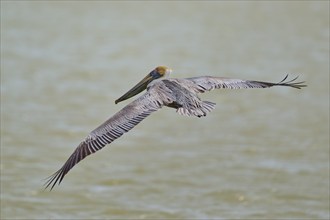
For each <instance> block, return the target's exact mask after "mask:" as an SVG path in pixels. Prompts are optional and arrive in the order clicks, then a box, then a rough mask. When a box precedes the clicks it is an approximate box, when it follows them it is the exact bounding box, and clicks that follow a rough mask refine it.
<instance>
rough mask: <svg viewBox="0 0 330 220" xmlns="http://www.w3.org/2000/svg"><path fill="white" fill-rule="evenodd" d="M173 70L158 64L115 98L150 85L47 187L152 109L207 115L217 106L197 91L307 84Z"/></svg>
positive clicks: (85, 142) (94, 133)
mask: <svg viewBox="0 0 330 220" xmlns="http://www.w3.org/2000/svg"><path fill="white" fill-rule="evenodd" d="M169 73H171V70H170V69H169V68H167V67H163V66H160V67H157V68H156V69H154V70H153V71H152V72H150V73H149V74H148V75H147V77H146V78H144V79H143V80H142V81H141V82H140V83H138V84H137V85H136V86H134V87H133V88H132V89H131V90H130V91H129V92H127V93H126V94H125V95H123V96H122V97H121V98H119V99H118V100H116V103H118V102H120V101H123V100H125V99H128V98H130V97H132V96H134V95H136V94H137V93H139V92H141V91H143V90H144V89H145V88H147V92H146V93H144V94H143V95H142V96H140V97H139V98H137V99H136V100H134V101H133V102H131V103H130V104H128V105H127V106H125V107H124V108H123V109H121V110H120V111H119V112H117V113H116V114H115V115H114V116H112V117H111V118H110V119H108V120H107V121H106V122H104V123H103V124H102V125H100V126H99V127H97V128H96V129H95V130H93V131H92V132H91V133H90V134H89V135H88V136H87V137H86V138H85V140H83V141H82V142H81V143H80V144H79V146H78V147H77V148H76V149H75V150H74V152H73V153H72V154H71V156H70V157H69V159H68V160H67V161H66V162H65V164H64V165H63V166H62V167H61V168H60V169H59V170H58V171H57V172H55V173H54V174H53V175H51V176H50V177H48V180H47V182H46V183H45V187H46V188H48V187H51V188H50V189H53V187H54V186H55V185H56V183H58V184H60V183H61V182H62V180H63V178H64V176H65V175H66V174H67V173H68V172H69V171H70V170H71V169H72V168H73V167H74V166H75V165H76V164H77V163H79V162H80V161H81V160H83V159H84V158H85V157H87V156H88V155H90V154H92V153H95V152H96V151H98V150H100V149H102V148H103V147H104V146H106V145H107V144H110V143H111V142H113V141H114V140H116V139H117V138H119V137H120V136H122V135H123V134H124V133H126V132H128V131H129V130H131V129H132V128H133V127H134V126H136V125H137V124H138V123H140V122H141V121H142V120H143V119H145V118H146V117H147V116H149V115H150V114H151V113H152V112H154V111H157V110H158V109H160V108H161V107H163V106H167V107H171V108H175V109H176V111H177V112H178V113H179V114H181V115H186V116H197V117H201V116H206V114H207V113H209V112H211V111H212V110H213V109H214V108H215V103H213V102H209V101H202V100H201V99H200V98H199V97H198V95H197V94H198V93H203V92H205V91H211V90H213V89H241V88H268V87H272V86H287V87H292V88H296V89H300V88H302V87H305V86H306V85H303V83H304V82H295V80H296V79H297V78H298V77H296V78H294V79H292V80H290V81H285V80H287V78H288V75H286V76H285V78H284V79H283V80H282V81H280V82H278V83H270V82H261V81H250V80H240V79H231V78H224V77H212V76H201V77H192V78H185V79H174V78H165V79H160V78H161V77H164V76H165V75H169Z"/></svg>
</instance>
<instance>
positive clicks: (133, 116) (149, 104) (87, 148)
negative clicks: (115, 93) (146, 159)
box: [45, 92, 164, 190]
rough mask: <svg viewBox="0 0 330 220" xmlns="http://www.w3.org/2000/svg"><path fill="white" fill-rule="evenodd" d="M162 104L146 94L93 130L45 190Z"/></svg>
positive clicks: (152, 95)
mask: <svg viewBox="0 0 330 220" xmlns="http://www.w3.org/2000/svg"><path fill="white" fill-rule="evenodd" d="M163 105H164V103H163V102H162V101H161V100H159V97H158V96H157V93H152V94H151V93H150V92H146V93H145V94H144V95H142V96H141V97H140V98H138V99H136V100H135V101H133V102H131V103H130V104H128V105H127V106H126V107H124V108H123V109H122V110H120V111H119V112H118V113H116V114H115V115H114V116H113V117H111V118H110V119H108V120H107V121H106V122H104V123H103V124H101V125H100V126H99V127H97V128H96V129H95V130H93V131H92V132H91V133H90V134H89V135H88V136H87V137H86V139H85V140H84V141H82V142H81V143H80V144H79V146H78V147H77V148H76V149H75V150H74V152H73V153H72V154H71V156H70V157H69V159H68V160H67V161H66V162H65V164H64V165H63V166H62V167H61V169H59V170H58V171H57V172H55V173H54V174H53V175H51V176H50V177H48V178H47V182H46V183H45V188H48V187H51V188H50V190H52V189H53V187H54V186H55V185H56V183H58V184H60V183H61V182H62V180H63V178H64V176H65V175H66V174H67V173H68V172H69V171H70V170H71V169H72V168H73V167H74V166H75V165H76V164H77V163H79V162H80V161H81V160H83V159H84V158H85V157H87V156H88V155H90V154H93V153H95V152H96V151H98V150H101V149H102V148H103V147H104V146H105V145H107V144H110V143H111V142H113V141H114V140H116V139H117V138H119V137H120V136H122V135H123V134H124V133H126V132H128V131H129V130H131V129H132V128H133V127H134V126H136V125H137V124H139V123H140V122H141V121H142V120H143V119H145V118H146V117H147V116H149V115H150V114H151V113H152V112H154V111H157V110H158V109H160V108H161V107H162V106H163Z"/></svg>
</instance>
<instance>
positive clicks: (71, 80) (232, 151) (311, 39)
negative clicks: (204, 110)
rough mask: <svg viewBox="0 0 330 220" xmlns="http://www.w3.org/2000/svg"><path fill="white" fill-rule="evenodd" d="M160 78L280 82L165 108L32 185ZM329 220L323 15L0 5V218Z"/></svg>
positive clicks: (139, 5)
mask: <svg viewBox="0 0 330 220" xmlns="http://www.w3.org/2000/svg"><path fill="white" fill-rule="evenodd" d="M158 65H167V66H169V67H171V68H172V69H173V70H174V72H173V75H172V76H173V77H192V76H198V75H215V76H228V77H236V78H243V79H252V80H267V81H275V82H277V81H279V80H281V78H282V77H284V75H285V74H287V73H290V74H292V76H296V75H299V76H300V78H301V79H302V80H306V81H307V84H308V87H307V88H304V89H303V90H294V89H289V88H271V89H264V90H262V89H259V90H240V91H237V90H236V91H224V90H222V91H220V90H217V91H212V92H211V93H208V94H203V95H202V98H203V99H206V100H210V101H214V102H216V103H217V108H216V109H215V110H214V111H213V112H212V113H210V114H209V115H208V116H207V117H205V118H201V119H198V118H187V117H182V116H180V115H178V114H176V113H175V111H174V110H173V109H166V108H163V109H162V110H161V111H158V112H156V113H154V114H153V115H151V116H150V117H148V118H147V119H146V120H145V121H143V122H142V123H141V124H140V125H138V126H137V127H136V128H134V129H133V130H132V131H131V132H129V133H128V134H125V135H124V136H123V137H121V138H120V139H118V140H116V141H115V142H113V143H112V144H111V145H109V146H107V147H106V148H105V149H104V150H102V151H100V152H98V153H97V154H95V155H92V156H90V157H88V158H86V159H85V160H84V161H82V162H81V163H79V165H77V166H76V167H75V168H74V169H73V170H72V171H71V172H70V173H69V174H68V175H67V176H66V177H65V179H64V181H63V182H62V184H61V185H60V186H59V187H56V188H55V189H54V190H53V191H52V192H48V191H43V186H42V184H43V183H44V181H43V179H44V178H46V177H47V176H49V175H50V174H52V173H53V172H55V171H56V170H57V169H58V168H60V167H61V166H62V164H63V163H64V162H65V161H66V159H67V158H68V157H69V155H70V154H71V153H72V151H73V150H74V149H75V147H76V146H77V145H78V144H79V143H80V141H81V140H83V138H85V136H86V135H87V134H88V133H89V132H90V131H91V130H92V129H94V128H95V127H97V126H98V125H99V124H100V123H102V122H103V121H105V120H106V119H107V118H109V117H110V116H111V115H113V114H114V113H115V112H117V111H118V110H119V109H120V108H122V107H123V106H124V105H125V104H127V103H128V102H129V101H127V102H125V103H120V104H118V105H115V104H114V100H115V99H116V98H118V97H119V96H120V95H122V94H123V93H124V92H126V91H127V90H128V89H129V88H131V86H132V85H134V84H135V83H136V82H137V81H138V80H140V79H141V78H142V77H143V76H145V74H146V73H147V72H149V71H150V70H151V69H153V68H154V67H155V66H158ZM106 218H107V219H111V218H114V219H148V218H149V219H155V218H161V219H166V218H177V219H178V218H180V219H184V218H185V219H188V218H189V219H212V218H213V219H236V218H240V219H328V218H329V2H327V1H310V2H308V1H303V2H299V1H292V2H275V1H271V2H267V1H263V2H252V1H251V2H124V3H122V2H111V1H109V2H85V1H84V2H64V1H62V2H39V1H24V2H23V1H21V2H20V1H16V2H10V1H1V219H106Z"/></svg>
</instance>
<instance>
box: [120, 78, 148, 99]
mask: <svg viewBox="0 0 330 220" xmlns="http://www.w3.org/2000/svg"><path fill="white" fill-rule="evenodd" d="M152 80H153V78H152V76H150V74H148V75H147V76H146V77H144V78H143V79H142V80H141V81H140V82H139V83H138V84H136V85H135V86H134V87H133V88H131V89H130V90H129V91H128V92H126V93H125V94H124V95H123V96H121V97H120V98H119V99H117V100H116V101H115V103H116V104H117V103H118V102H121V101H124V100H126V99H129V98H131V97H133V96H135V95H136V94H139V93H140V92H142V91H143V90H145V89H146V88H147V85H148V84H149V83H150V82H151V81H152Z"/></svg>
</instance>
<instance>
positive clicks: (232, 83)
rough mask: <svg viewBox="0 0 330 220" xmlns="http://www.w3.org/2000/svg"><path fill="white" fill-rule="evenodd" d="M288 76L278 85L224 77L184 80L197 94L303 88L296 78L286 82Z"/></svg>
mask: <svg viewBox="0 0 330 220" xmlns="http://www.w3.org/2000/svg"><path fill="white" fill-rule="evenodd" d="M287 78H288V75H286V76H285V77H284V79H283V80H281V81H280V82H278V83H271V82H262V81H252V80H242V79H231V78H226V77H213V76H201V77H192V78H186V80H189V81H191V82H193V84H194V85H195V89H196V91H197V92H205V91H210V90H213V89H247V88H269V87H272V86H289V87H292V88H296V89H301V88H302V87H305V86H306V85H304V84H303V83H304V82H295V81H296V79H297V78H298V77H296V78H294V79H292V80H288V81H286V80H287Z"/></svg>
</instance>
